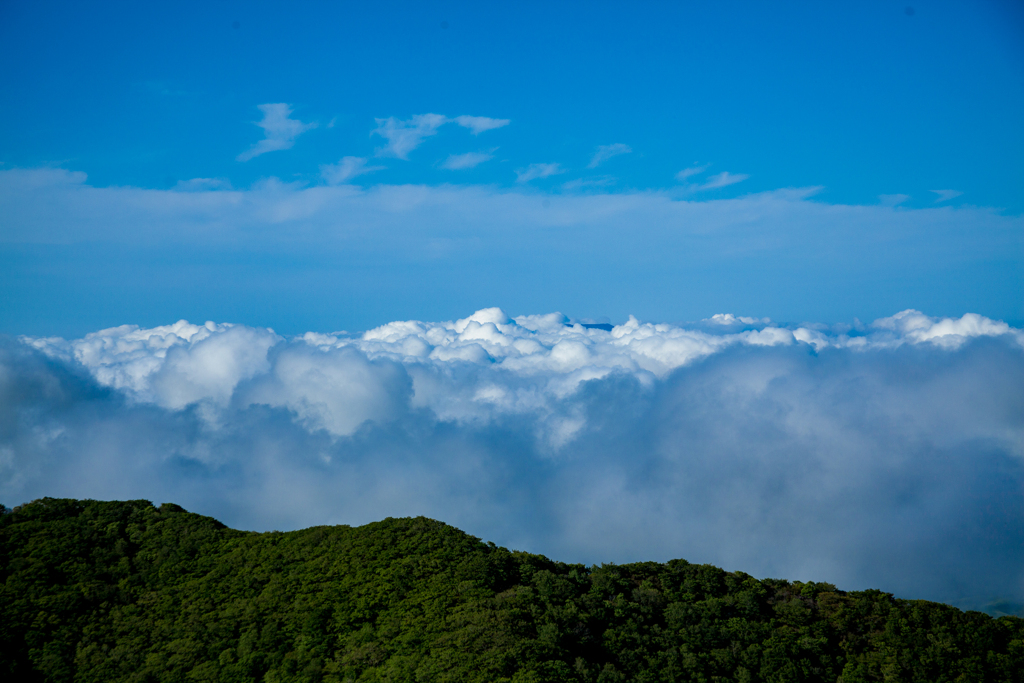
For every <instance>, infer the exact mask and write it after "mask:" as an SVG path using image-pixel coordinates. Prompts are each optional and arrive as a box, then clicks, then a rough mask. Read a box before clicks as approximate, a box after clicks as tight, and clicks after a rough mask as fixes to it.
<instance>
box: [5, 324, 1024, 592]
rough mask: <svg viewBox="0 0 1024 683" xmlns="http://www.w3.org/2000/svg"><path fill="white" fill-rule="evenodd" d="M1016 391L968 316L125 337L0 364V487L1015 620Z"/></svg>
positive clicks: (1023, 349) (1020, 456) (1004, 362)
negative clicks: (380, 530)
mask: <svg viewBox="0 0 1024 683" xmlns="http://www.w3.org/2000/svg"><path fill="white" fill-rule="evenodd" d="M1021 386H1024V333H1022V331H1021V330H1018V329H1014V328H1011V327H1009V326H1007V325H1005V324H1004V323H1000V322H998V321H993V320H990V319H987V318H984V317H982V316H978V315H973V314H968V315H965V316H963V317H960V318H955V319H938V318H932V317H929V316H926V315H924V314H921V313H918V312H916V311H904V312H903V313H900V314H897V315H895V316H891V317H888V318H884V319H881V320H878V321H876V322H875V323H873V324H871V325H869V326H863V327H861V328H859V329H858V328H854V327H849V326H845V327H842V326H840V327H828V326H820V325H804V326H780V325H774V324H772V323H770V322H768V321H766V320H758V319H753V318H744V317H736V316H731V315H719V316H714V317H713V318H710V319H708V320H705V321H702V322H699V323H695V324H691V325H685V326H680V325H667V324H650V323H642V322H639V321H637V320H636V319H634V318H631V319H629V320H628V321H627V322H625V323H623V324H621V325H618V326H616V327H614V328H613V329H611V330H607V329H603V328H601V327H596V326H590V327H586V326H584V325H583V324H580V323H576V322H575V321H573V320H570V319H568V318H566V317H565V316H563V315H561V314H557V313H556V314H549V315H533V316H519V317H516V318H511V317H509V316H508V315H506V314H505V313H504V312H503V311H502V310H500V309H494V308H492V309H484V310H481V311H477V312H476V313H474V314H473V315H471V316H468V317H467V318H464V319H460V320H456V321H450V322H435V323H430V322H420V321H400V322H394V323H390V324H387V325H384V326H381V327H379V328H376V329H372V330H369V331H367V332H365V333H362V334H356V335H349V334H343V333H336V334H323V333H307V334H305V335H302V336H298V337H290V338H285V337H281V336H280V335H277V334H275V333H274V332H273V331H271V330H267V329H259V328H251V327H246V326H242V325H227V324H214V323H206V324H205V325H193V324H189V323H186V322H184V321H182V322H179V323H176V324H174V325H168V326H162V327H157V328H150V329H141V328H138V327H136V326H122V327H119V328H113V329H109V330H103V331H100V332H97V333H93V334H90V335H87V336H86V337H84V338H82V339H77V340H64V339H58V338H22V339H21V340H20V341H9V342H7V343H5V344H4V345H3V346H2V347H0V416H2V422H0V495H2V496H3V500H4V502H5V504H13V503H18V502H22V501H24V500H27V499H30V498H32V497H36V496H40V495H71V496H91V497H100V498H103V497H108V498H113V497H121V498H123V497H139V496H143V497H150V498H154V499H156V500H158V501H164V500H175V501H178V502H181V503H182V504H184V505H186V507H190V508H192V509H195V510H197V511H201V512H204V513H207V514H215V515H218V516H220V517H221V518H223V519H225V521H228V522H230V523H232V524H236V525H240V526H243V527H246V528H292V527H298V526H304V525H311V524H319V523H361V522H365V521H369V520H372V519H378V518H381V517H384V516H387V515H411V514H426V515H430V516H433V517H436V518H439V519H443V520H445V521H448V522H451V523H453V524H456V525H459V526H461V527H463V528H466V529H467V530H469V531H471V532H472V533H474V534H477V535H481V536H484V537H487V538H489V539H493V540H495V541H498V542H501V543H505V544H510V545H512V546H514V547H519V548H523V549H528V550H532V551H538V552H545V553H549V554H551V555H553V556H556V557H559V558H562V559H566V560H578V561H585V562H598V561H608V560H614V561H628V560H636V559H667V558H670V557H685V558H687V559H689V560H691V561H699V562H714V563H718V564H723V565H725V566H727V567H730V568H737V569H744V570H746V571H749V572H751V573H754V574H756V575H760V576H766V575H771V576H787V577H790V578H808V579H817V580H827V581H832V582H834V583H837V584H838V585H840V586H841V587H844V588H861V587H866V586H876V587H881V588H885V589H887V590H892V591H896V592H898V593H900V594H902V595H906V596H910V597H930V598H935V599H944V600H951V601H960V602H961V604H970V605H973V606H980V605H983V604H985V603H986V602H988V601H991V600H995V599H1004V600H1005V599H1008V600H1016V601H1018V602H1021V601H1024V583H1022V581H1024V572H1022V571H1021V569H1020V567H1021V566H1022V564H1021V561H1022V560H1024V550H1022V548H1024V543H1022V541H1024V532H1022V531H1021V530H1022V529H1024V503H1022V501H1021V496H1020V490H1021V487H1022V486H1024V392H1021V390H1020V387H1021Z"/></svg>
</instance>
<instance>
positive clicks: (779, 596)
mask: <svg viewBox="0 0 1024 683" xmlns="http://www.w3.org/2000/svg"><path fill="white" fill-rule="evenodd" d="M3 513H4V514H2V515H0V647H2V651H0V676H3V678H4V679H5V680H12V681H13V680H17V681H22V680H26V681H27V680H40V681H140V682H141V681H268V682H273V681H346V680H350V681H396V682H398V681H401V682H407V681H409V682H411V681H481V682H484V681H486V682H493V681H515V682H516V683H520V682H527V681H595V682H600V683H610V682H613V681H690V680H699V681H716V680H722V681H829V683H832V682H834V681H837V680H842V681H844V682H845V683H850V682H852V681H883V680H886V681H889V680H892V681H928V682H937V681H1024V674H1022V672H1024V620H1021V619H1016V618H1012V617H1002V618H999V619H992V618H991V617H988V616H986V615H984V614H981V613H979V612H962V611H960V610H957V609H955V608H953V607H949V606H947V605H942V604H937V603H930V602H924V601H906V600H897V599H893V598H892V596H890V595H888V594H885V593H881V592H879V591H864V592H850V593H845V592H842V591H838V590H836V589H835V588H834V587H833V586H831V585H829V584H817V583H789V582H786V581H779V580H764V581H758V580H756V579H754V578H752V577H750V576H747V575H745V574H742V573H729V572H725V571H723V570H721V569H718V568H716V567H712V566H709V565H693V564H689V563H687V562H685V561H682V560H674V561H671V562H668V563H665V564H658V563H653V562H648V563H638V564H631V565H620V566H615V565H607V566H602V567H591V568H588V567H584V566H582V565H567V564H563V563H559V562H553V561H551V560H548V559H547V558H544V557H541V556H537V555H530V554H526V553H519V552H510V551H508V550H505V549H504V548H500V547H497V546H495V545H493V544H487V543H482V542H481V541H479V540H478V539H476V538H473V537H471V536H469V535H467V534H465V533H463V532H461V531H459V530H457V529H455V528H452V527H450V526H447V525H445V524H442V523H440V522H436V521H433V520H429V519H425V518H416V519H387V520H384V521H382V522H377V523H374V524H368V525H366V526H362V527H358V528H351V527H347V526H335V527H314V528H311V529H304V530H302V531H294V532H289V533H279V532H272V533H262V534H261V533H250V532H242V531H235V530H232V529H228V528H226V527H225V526H224V525H222V524H220V523H219V522H217V521H216V520H213V519H211V518H209V517H203V516H200V515H195V514H191V513H188V512H186V511H184V510H182V509H181V508H180V507H178V506H175V505H162V506H160V507H159V508H157V507H154V506H153V505H152V504H151V503H149V502H148V501H127V502H97V501H76V500H57V499H41V500H37V501H34V502H32V503H29V504H27V505H23V506H20V507H18V508H15V509H14V510H13V511H11V510H6V509H3ZM840 677H841V678H840Z"/></svg>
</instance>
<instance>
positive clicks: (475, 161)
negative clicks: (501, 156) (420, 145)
mask: <svg viewBox="0 0 1024 683" xmlns="http://www.w3.org/2000/svg"><path fill="white" fill-rule="evenodd" d="M495 149H497V148H495ZM492 152H494V150H493V149H492V150H490V152H466V153H465V154H450V155H449V156H448V158H447V159H445V161H444V163H443V164H441V168H446V169H448V170H449V171H461V170H463V169H466V168H474V167H476V166H479V165H480V164H482V163H484V162H485V161H490V160H491V159H493V158H494V154H493V153H492Z"/></svg>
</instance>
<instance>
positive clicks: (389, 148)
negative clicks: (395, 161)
mask: <svg viewBox="0 0 1024 683" xmlns="http://www.w3.org/2000/svg"><path fill="white" fill-rule="evenodd" d="M375 120H376V121H377V127H376V128H375V129H373V130H372V131H371V132H370V135H379V136H381V137H382V138H384V139H385V140H387V145H385V146H384V147H382V148H380V149H379V150H377V156H393V157H398V158H399V159H405V160H408V159H409V152H411V151H413V150H414V149H416V148H417V147H419V146H420V145H421V144H422V143H423V141H424V140H425V139H426V138H429V137H431V136H432V135H437V129H438V128H440V127H441V126H443V125H444V124H446V123H448V122H449V119H448V117H446V116H442V115H441V114H416V115H415V116H413V117H412V118H409V119H405V120H402V119H396V118H395V117H394V116H389V117H388V118H386V119H375Z"/></svg>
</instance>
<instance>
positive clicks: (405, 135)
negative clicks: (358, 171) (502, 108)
mask: <svg viewBox="0 0 1024 683" xmlns="http://www.w3.org/2000/svg"><path fill="white" fill-rule="evenodd" d="M375 121H376V122H377V127H376V128H375V129H373V131H371V132H370V135H379V136H381V137H382V138H384V139H385V140H387V141H388V144H387V145H385V146H384V147H382V148H380V149H379V150H377V156H393V157H398V158H399V159H406V160H408V158H409V153H410V152H412V151H413V150H414V149H416V148H417V147H419V146H420V145H421V144H422V143H423V141H424V140H425V139H426V138H428V137H431V136H432V135H437V131H438V129H439V128H440V127H441V126H444V125H445V124H448V123H457V124H458V125H460V126H462V127H463V128H469V129H470V131H472V133H473V135H479V134H480V133H483V132H484V131H487V130H493V129H494V128H501V127H502V126H507V125H508V124H509V123H510V122H509V120H508V119H492V118H488V117H486V116H456V117H455V118H454V119H450V118H448V117H447V116H444V115H442V114H416V115H415V116H413V117H411V118H408V119H397V118H395V117H394V116H389V117H388V118H386V119H375ZM484 161H486V160H484ZM477 163H480V162H479V161H478V162H477ZM474 165H475V164H474ZM444 168H449V167H448V166H444ZM462 168H469V167H468V166H467V167H462Z"/></svg>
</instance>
